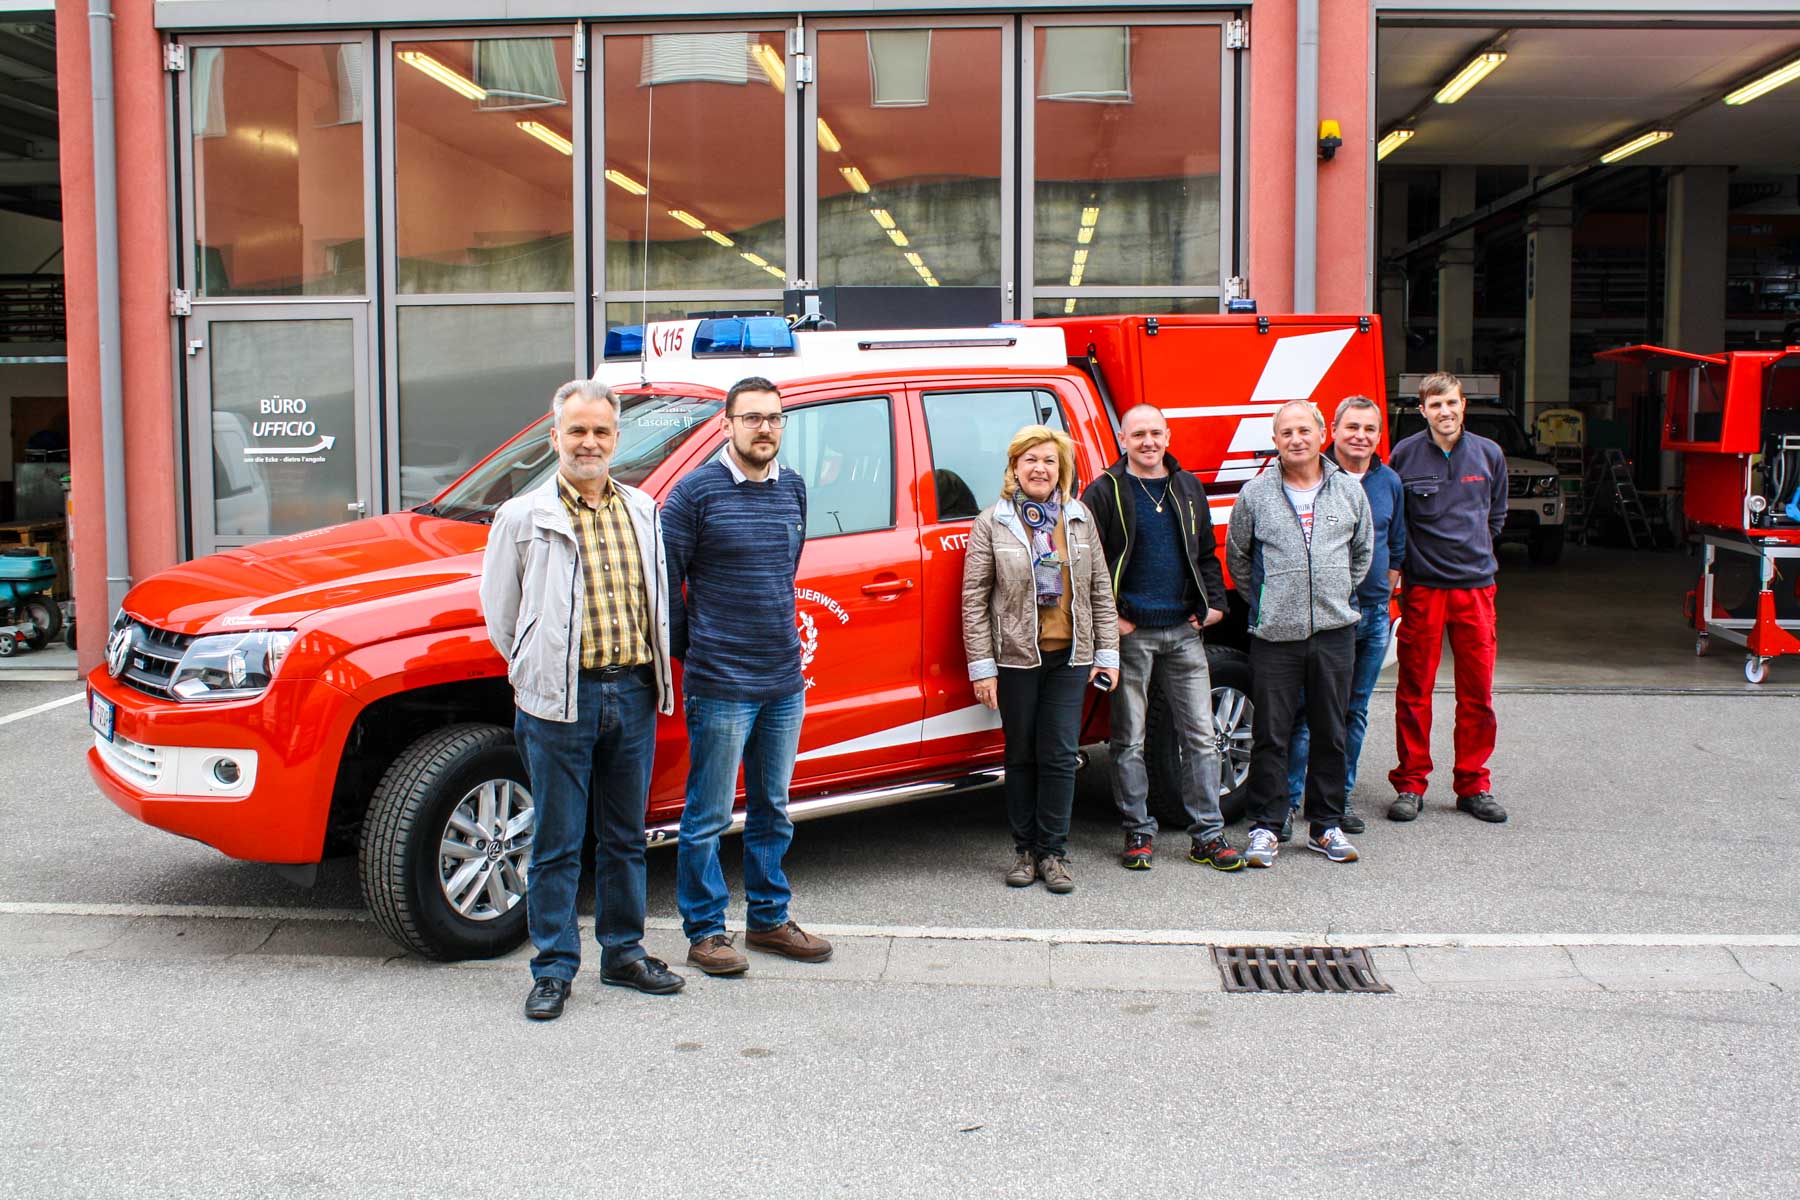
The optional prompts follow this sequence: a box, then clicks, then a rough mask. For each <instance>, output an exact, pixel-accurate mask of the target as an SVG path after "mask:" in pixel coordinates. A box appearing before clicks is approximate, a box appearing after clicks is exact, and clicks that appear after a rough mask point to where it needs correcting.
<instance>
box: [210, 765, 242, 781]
mask: <svg viewBox="0 0 1800 1200" xmlns="http://www.w3.org/2000/svg"><path fill="white" fill-rule="evenodd" d="M212 777H213V781H214V782H216V783H217V784H218V785H219V786H220V787H236V786H237V782H238V780H239V778H241V773H240V772H239V771H238V765H237V762H236V760H235V759H229V758H221V759H218V760H216V761H214V763H213V766H212Z"/></svg>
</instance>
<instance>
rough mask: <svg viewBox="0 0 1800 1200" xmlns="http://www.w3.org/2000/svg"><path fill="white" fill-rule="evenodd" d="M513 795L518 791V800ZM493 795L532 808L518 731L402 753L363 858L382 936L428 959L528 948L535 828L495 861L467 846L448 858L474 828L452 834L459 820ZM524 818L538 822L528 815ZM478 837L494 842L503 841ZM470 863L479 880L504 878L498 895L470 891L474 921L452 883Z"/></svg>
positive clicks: (374, 800)
mask: <svg viewBox="0 0 1800 1200" xmlns="http://www.w3.org/2000/svg"><path fill="white" fill-rule="evenodd" d="M508 785H511V787H512V788H514V789H516V791H512V792H508V791H507V787H508ZM484 788H492V789H493V790H494V792H495V793H496V794H499V793H505V794H506V795H508V796H511V797H513V798H514V799H515V800H516V799H517V798H518V797H519V796H523V802H524V804H525V805H526V806H529V805H530V792H529V785H528V781H527V779H526V775H525V763H524V761H523V760H522V759H521V758H520V756H519V752H518V748H517V747H516V746H515V745H514V744H513V736H512V731H511V730H509V729H506V728H503V727H501V726H498V725H480V724H465V725H451V726H448V727H446V728H443V729H438V730H434V731H432V732H431V733H428V734H426V735H425V736H423V737H421V738H419V739H418V740H417V741H415V742H414V743H413V744H412V745H410V746H408V747H407V748H406V749H405V750H404V751H402V752H401V754H400V756H399V757H398V758H396V759H395V760H394V761H393V762H392V763H391V764H390V765H389V766H388V769H387V770H386V771H385V772H383V774H382V776H381V782H380V783H378V784H376V785H375V791H374V794H373V795H372V796H370V798H369V811H368V815H367V816H365V817H364V818H363V827H362V836H361V839H360V845H359V847H358V854H357V866H358V868H359V870H358V874H359V876H360V878H361V881H362V892H363V898H364V900H365V901H366V902H367V903H368V905H369V911H370V913H371V914H373V915H374V917H375V923H376V924H377V925H379V926H380V927H381V929H382V932H384V933H386V934H387V935H388V936H389V937H391V938H393V939H394V941H396V942H398V943H399V944H400V945H402V946H404V947H405V948H406V949H408V950H410V951H412V952H413V953H415V954H418V955H421V956H423V957H425V958H432V959H439V960H446V961H453V960H456V959H465V958H494V957H496V956H498V955H501V954H506V953H508V952H509V951H511V950H513V949H514V948H515V947H517V946H518V945H519V944H520V943H521V942H523V941H524V940H525V932H526V930H525V894H524V890H525V889H524V876H525V872H524V870H522V869H519V867H518V864H519V863H528V862H529V859H530V841H531V836H532V834H533V833H534V832H535V828H536V822H535V820H529V821H527V823H526V824H525V825H524V826H523V828H521V829H518V830H516V831H514V832H513V833H512V834H511V835H510V836H506V837H503V838H501V839H498V841H499V842H500V843H501V845H500V846H496V847H495V849H494V852H493V853H491V854H485V856H484V855H483V854H471V853H468V851H469V849H470V848H471V847H470V846H464V845H460V844H459V845H458V846H456V847H455V850H456V854H455V855H452V854H449V853H447V851H449V850H451V849H452V845H451V843H453V842H456V843H460V842H461V837H462V835H461V834H460V833H458V832H457V831H458V830H461V829H463V828H465V827H467V826H468V824H469V822H468V814H467V813H466V812H465V813H464V814H463V815H462V816H461V817H459V818H458V820H459V824H458V825H457V826H452V825H451V817H452V814H455V813H457V812H458V809H459V807H462V806H464V805H465V804H467V803H470V802H471V797H473V796H476V795H477V794H479V793H481V792H482V790H483V789H484ZM517 815H519V816H526V815H528V814H526V813H525V810H524V809H519V810H518V814H517ZM501 819H502V820H504V819H505V818H504V817H503V818H501ZM476 832H477V833H481V834H483V835H484V836H485V837H491V836H492V833H493V831H492V830H477V831H476ZM447 835H450V836H447ZM470 836H473V835H470ZM521 843H522V844H521ZM471 845H472V843H471ZM501 846H503V847H504V849H502V848H501ZM481 849H482V850H483V851H485V849H486V846H485V845H483V846H482V847H481ZM457 856H460V857H457ZM463 863H466V864H469V865H470V866H471V867H472V868H473V869H474V870H475V871H476V875H474V876H471V877H470V878H472V879H475V878H479V879H480V880H486V879H487V877H488V874H490V873H491V874H495V875H496V876H497V881H496V883H495V885H494V887H493V890H492V891H491V892H490V891H488V890H487V889H486V888H484V887H475V888H471V889H469V891H468V892H467V893H466V895H465V898H466V901H468V909H469V911H468V912H464V911H459V910H458V907H457V906H456V904H454V903H452V901H451V898H450V895H449V890H450V888H451V885H452V884H451V881H447V880H446V876H445V872H446V869H447V867H449V868H451V873H452V875H454V874H456V869H455V868H456V866H457V864H463ZM508 867H510V868H511V869H510V871H509V870H508ZM459 894H463V893H460V892H459ZM495 895H498V896H499V897H500V899H499V900H498V901H495V900H494V899H493V896H495Z"/></svg>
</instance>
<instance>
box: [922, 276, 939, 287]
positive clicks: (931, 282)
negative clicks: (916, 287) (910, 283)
mask: <svg viewBox="0 0 1800 1200" xmlns="http://www.w3.org/2000/svg"><path fill="white" fill-rule="evenodd" d="M925 286H926V287H936V286H938V281H937V279H936V278H935V277H934V276H931V275H927V276H926V277H925Z"/></svg>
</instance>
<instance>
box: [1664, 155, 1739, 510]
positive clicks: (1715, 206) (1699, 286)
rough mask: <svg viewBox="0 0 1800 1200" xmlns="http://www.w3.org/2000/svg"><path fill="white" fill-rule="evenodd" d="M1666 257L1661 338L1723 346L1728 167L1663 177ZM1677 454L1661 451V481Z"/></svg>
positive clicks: (1673, 472) (1676, 465)
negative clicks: (1666, 180) (1666, 211)
mask: <svg viewBox="0 0 1800 1200" xmlns="http://www.w3.org/2000/svg"><path fill="white" fill-rule="evenodd" d="M1668 186H1669V194H1668V199H1669V214H1668V221H1667V226H1668V258H1667V270H1666V271H1665V272H1664V275H1663V342H1664V344H1665V345H1668V346H1671V347H1673V348H1675V349H1677V350H1692V351H1695V352H1696V353H1699V354H1716V353H1718V352H1719V351H1720V350H1723V349H1724V348H1725V234H1726V228H1727V224H1728V221H1729V216H1730V210H1731V185H1730V169H1729V168H1727V167H1686V168H1683V169H1682V170H1681V171H1679V172H1677V173H1676V174H1674V175H1672V176H1670V177H1669V185H1668ZM1680 469H1681V462H1680V456H1679V455H1676V454H1670V453H1665V454H1664V455H1663V456H1662V484H1663V486H1664V487H1668V486H1671V485H1672V484H1674V483H1675V481H1676V480H1677V479H1678V478H1679V477H1680V476H1679V474H1678V473H1679V471H1680Z"/></svg>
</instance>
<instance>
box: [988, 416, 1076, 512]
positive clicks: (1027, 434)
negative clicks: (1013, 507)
mask: <svg viewBox="0 0 1800 1200" xmlns="http://www.w3.org/2000/svg"><path fill="white" fill-rule="evenodd" d="M1045 442H1051V443H1053V444H1054V445H1055V446H1056V460H1057V463H1058V470H1057V473H1056V489H1057V491H1059V492H1061V493H1062V498H1063V499H1064V500H1073V499H1074V498H1075V442H1074V441H1073V440H1072V439H1071V438H1070V437H1069V435H1068V434H1066V433H1062V432H1059V431H1058V430H1055V429H1052V428H1050V427H1049V426H1048V425H1027V426H1026V427H1025V428H1023V429H1021V430H1019V432H1017V433H1015V434H1013V436H1012V441H1011V442H1010V443H1008V445H1007V447H1006V474H1005V475H1004V476H1003V477H1002V478H1001V480H1000V498H1001V499H1002V500H1011V499H1012V498H1013V493H1014V492H1017V491H1018V490H1019V477H1018V475H1017V474H1015V473H1014V471H1013V464H1014V463H1016V462H1018V461H1019V455H1021V454H1023V453H1025V452H1026V451H1027V450H1029V449H1031V448H1032V447H1033V446H1041V445H1043V444H1044V443H1045Z"/></svg>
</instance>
